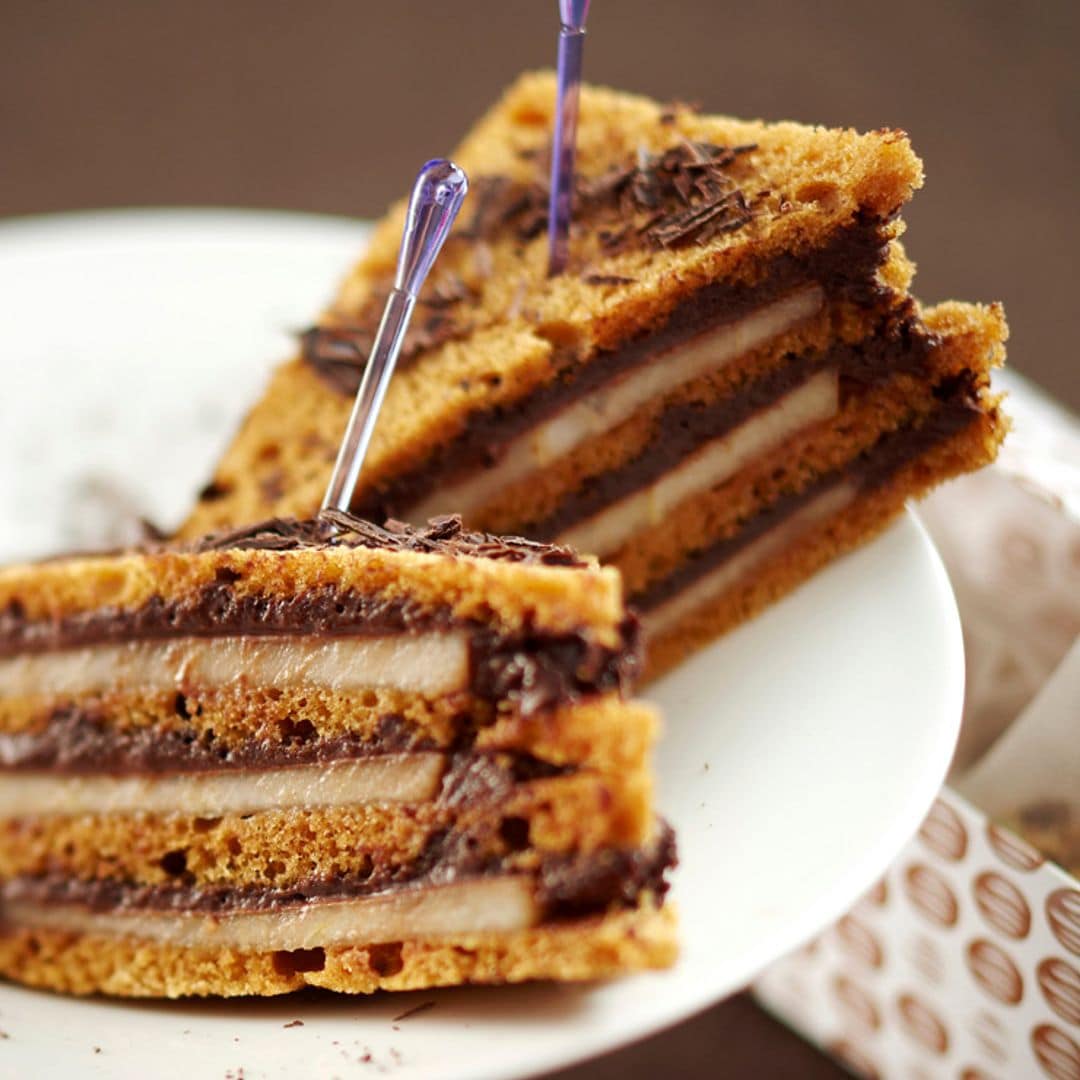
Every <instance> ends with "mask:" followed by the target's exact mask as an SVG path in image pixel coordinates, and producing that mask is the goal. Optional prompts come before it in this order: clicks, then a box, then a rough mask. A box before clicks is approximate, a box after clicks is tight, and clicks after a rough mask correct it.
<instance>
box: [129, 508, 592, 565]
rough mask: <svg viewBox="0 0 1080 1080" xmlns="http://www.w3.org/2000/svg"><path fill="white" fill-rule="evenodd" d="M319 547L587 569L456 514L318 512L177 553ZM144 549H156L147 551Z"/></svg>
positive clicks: (570, 556) (555, 551)
mask: <svg viewBox="0 0 1080 1080" xmlns="http://www.w3.org/2000/svg"><path fill="white" fill-rule="evenodd" d="M320 547H363V548H371V549H376V550H383V551H421V552H428V553H432V554H439V555H451V556H455V557H456V556H472V557H474V558H480V559H496V560H498V561H500V562H514V563H529V564H532V565H536V566H569V567H576V568H579V569H580V568H583V567H586V566H588V565H589V564H588V563H587V562H586V561H584V560H583V559H580V558H578V556H577V555H576V554H575V552H574V551H573V550H572V549H571V548H568V547H564V546H562V545H559V544H541V543H538V542H536V541H535V540H526V539H524V538H523V537H520V536H492V535H490V534H488V533H478V532H469V531H467V530H466V529H465V528H464V527H463V526H462V523H461V518H460V516H458V515H457V514H450V515H445V516H443V517H436V518H432V519H431V520H430V521H429V522H428V523H427V525H424V526H413V525H408V524H406V523H405V522H403V521H395V520H393V519H391V520H389V521H387V522H386V524H385V525H382V526H379V525H376V524H375V523H374V522H371V521H367V520H366V519H364V518H360V517H357V516H356V515H355V514H349V513H346V512H344V511H342V510H323V511H321V512H320V513H319V515H318V516H317V517H315V518H311V519H309V520H306V521H298V520H297V519H296V518H271V519H270V520H269V521H261V522H258V523H257V524H255V525H244V526H241V527H239V528H236V529H230V530H228V531H227V532H221V533H214V534H212V535H210V536H207V537H205V538H204V539H202V540H199V541H196V542H195V543H194V544H193V545H190V546H187V547H186V548H184V547H182V548H180V550H189V551H197V552H198V551H226V550H230V549H233V550H247V551H251V550H262V551H298V550H306V549H311V548H320ZM150 550H160V549H158V548H151V549H150Z"/></svg>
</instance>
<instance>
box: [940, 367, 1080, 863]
mask: <svg viewBox="0 0 1080 1080" xmlns="http://www.w3.org/2000/svg"><path fill="white" fill-rule="evenodd" d="M1002 382H1003V383H1004V384H1005V385H1006V387H1007V389H1008V390H1009V391H1010V394H1009V402H1008V405H1007V409H1008V411H1009V413H1010V414H1011V415H1012V416H1013V418H1014V421H1015V426H1014V430H1013V432H1012V434H1011V435H1010V436H1009V438H1008V439H1006V441H1005V445H1004V447H1003V448H1002V452H1001V458H1000V460H999V461H998V463H997V464H996V465H995V466H994V467H993V468H990V469H986V470H984V471H983V472H981V473H977V474H975V475H974V476H969V477H964V478H963V479H961V480H957V481H954V482H953V483H951V484H948V485H947V486H946V487H945V488H943V489H941V490H940V491H938V492H937V493H935V494H934V495H933V496H931V497H930V498H929V499H928V500H927V501H926V502H925V503H924V504H923V505H922V508H921V516H922V518H923V521H924V522H925V524H926V526H927V528H928V529H929V531H930V534H931V535H932V537H933V539H934V542H935V544H936V545H937V548H938V551H939V552H940V553H941V556H942V559H943V560H944V562H945V565H946V568H947V569H948V571H949V577H950V578H951V580H952V583H953V588H954V590H955V592H956V598H957V603H958V605H959V608H960V618H961V622H962V623H963V626H964V639H965V647H966V652H967V679H968V682H967V694H966V704H965V709H964V723H963V728H962V731H961V735H960V743H959V746H958V747H957V752H956V756H955V759H954V761H953V768H952V773H951V775H950V783H951V784H952V786H953V787H955V788H957V789H958V790H959V791H960V792H961V793H962V794H965V795H967V796H968V797H969V798H970V799H971V801H972V802H974V803H975V805H977V806H979V807H980V808H981V809H983V810H985V811H986V812H987V813H989V814H990V815H991V816H992V817H995V818H997V819H998V820H1004V821H1006V822H1008V823H1010V824H1012V825H1014V826H1016V827H1017V828H1019V830H1020V831H1021V832H1022V833H1024V834H1025V835H1026V836H1027V837H1028V838H1029V839H1030V840H1031V841H1032V842H1033V843H1035V844H1036V846H1038V847H1040V848H1041V849H1042V850H1044V851H1045V852H1046V854H1048V855H1049V856H1050V857H1051V858H1054V859H1055V860H1056V861H1058V862H1061V863H1063V864H1065V865H1067V866H1068V867H1069V868H1070V869H1072V870H1074V872H1075V870H1076V869H1077V868H1080V424H1078V423H1077V420H1076V418H1075V417H1073V416H1072V415H1071V414H1070V413H1068V412H1066V411H1065V410H1064V409H1061V408H1060V407H1059V406H1057V405H1055V404H1053V403H1052V402H1050V401H1049V400H1048V399H1046V398H1044V397H1043V396H1042V395H1041V394H1040V393H1039V391H1037V390H1036V389H1035V388H1034V387H1032V386H1031V384H1030V383H1027V382H1025V381H1024V380H1023V379H1022V378H1020V377H1019V376H1017V375H1015V374H1011V373H1010V377H1008V378H1007V379H1003V380H1002Z"/></svg>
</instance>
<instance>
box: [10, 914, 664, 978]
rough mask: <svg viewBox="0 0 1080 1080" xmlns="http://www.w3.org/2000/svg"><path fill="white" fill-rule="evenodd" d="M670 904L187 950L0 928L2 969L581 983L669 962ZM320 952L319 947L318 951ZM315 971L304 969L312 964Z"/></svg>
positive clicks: (70, 974)
mask: <svg viewBox="0 0 1080 1080" xmlns="http://www.w3.org/2000/svg"><path fill="white" fill-rule="evenodd" d="M676 952H677V944H676V938H675V913H674V911H673V910H672V908H671V906H670V905H665V906H663V907H660V908H657V907H656V906H655V904H654V903H653V902H652V901H651V900H650V899H648V898H646V899H645V900H643V901H642V903H641V905H640V906H639V907H638V908H637V909H635V910H630V911H622V912H616V913H613V914H608V915H606V916H602V917H597V918H593V919H587V920H579V921H574V922H566V923H556V924H551V925H549V926H541V927H536V928H534V929H531V930H523V931H517V932H514V933H504V934H490V933H488V934H462V935H457V936H455V937H452V938H447V939H444V940H438V941H435V940H433V941H404V942H391V943H385V944H381V945H369V946H344V947H336V948H329V949H326V950H311V951H305V952H304V953H302V954H295V953H242V952H238V951H236V950H233V949H217V950H211V949H206V950H188V949H182V948H177V947H175V946H169V945H160V944H156V943H150V942H141V941H132V940H122V939H120V940H113V939H110V938H106V937H100V936H99V937H94V936H89V935H74V934H65V933H61V932H59V931H52V930H48V931H45V930H28V929H12V928H7V929H6V930H3V931H0V975H3V976H4V977H6V978H8V979H13V980H15V981H16V982H21V983H23V984H25V985H27V986H33V987H37V988H40V989H44V990H54V991H57V992H60V993H65V994H76V995H86V994H95V993H101V994H108V995H111V996H115V997H131V998H180V997H209V996H214V997H236V996H240V995H256V996H272V995H277V994H287V993H290V992H291V991H294V990H299V989H301V988H303V987H305V986H319V987H323V988H325V989H327V990H334V991H337V992H339V993H346V994H370V993H373V992H375V991H376V990H419V989H426V988H434V987H440V986H458V985H463V984H477V983H479V984H494V985H498V984H504V983H520V982H526V981H533V980H540V979H542V980H557V981H560V982H579V981H584V980H591V979H603V978H610V977H612V976H615V975H621V974H626V973H629V972H633V971H639V970H644V969H649V968H662V967H667V966H669V965H671V964H672V963H674V961H675V957H676ZM320 953H321V954H322V955H318V954H320ZM316 965H318V969H317V970H307V971H305V970H302V969H303V968H304V967H309V968H310V967H315V966H316Z"/></svg>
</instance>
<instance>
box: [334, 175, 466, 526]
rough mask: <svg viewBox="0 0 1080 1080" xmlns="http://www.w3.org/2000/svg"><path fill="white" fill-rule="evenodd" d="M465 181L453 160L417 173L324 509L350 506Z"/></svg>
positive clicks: (461, 196) (462, 195)
mask: <svg viewBox="0 0 1080 1080" xmlns="http://www.w3.org/2000/svg"><path fill="white" fill-rule="evenodd" d="M468 189H469V182H468V179H467V178H466V176H465V173H464V172H462V170H461V169H459V168H458V167H457V166H456V165H455V164H454V163H453V162H451V161H444V160H442V159H438V158H437V159H435V160H433V161H429V162H427V163H426V164H425V165H424V167H423V168H422V169H421V170H420V172H419V173H418V174H417V176H416V182H415V183H414V184H413V190H412V195H411V197H410V199H409V210H408V213H407V214H406V218H405V229H404V232H403V234H402V237H401V249H400V251H399V252H398V261H397V274H396V276H395V279H394V288H393V289H392V290H391V291H390V295H389V296H388V297H387V300H386V307H385V309H384V310H383V315H382V319H381V321H380V322H379V329H378V332H377V333H376V334H375V341H374V343H373V345H372V346H371V353H370V355H369V356H368V362H367V366H366V367H365V368H364V376H363V378H362V379H361V381H360V389H359V390H358V391H357V394H356V402H355V403H354V405H353V410H352V415H351V416H350V417H349V424H348V427H346V429H345V436H344V438H343V439H342V442H341V448H340V450H339V451H338V456H337V462H336V463H335V465H334V471H333V473H332V474H331V476H330V483H329V485H328V486H327V489H326V495H325V497H324V498H323V503H322V508H323V509H324V510H329V509H335V510H345V511H347V510H348V509H349V506H350V505H351V503H352V497H353V492H354V491H355V490H356V482H357V480H358V479H359V478H360V469H361V467H362V466H363V464H364V458H365V457H366V456H367V451H368V446H369V445H370V443H371V436H372V434H373V432H374V431H375V423H376V421H377V420H378V417H379V410H380V408H381V407H382V402H383V398H384V397H385V396H386V388H387V387H388V386H389V385H390V376H391V375H393V373H394V366H395V365H396V364H397V358H398V354H399V353H400V352H401V343H402V341H403V340H404V338H405V331H406V330H407V329H408V327H409V319H410V318H411V317H412V313H413V308H414V307H415V306H416V297H417V295H418V294H419V292H420V288H421V286H422V285H423V284H424V279H425V278H426V277H427V275H428V271H429V270H430V269H431V266H432V264H433V263H434V262H435V258H436V256H437V255H438V254H439V251H440V250H441V248H442V246H443V241H445V240H446V236H447V233H449V232H450V227H451V226H452V225H453V223H454V218H456V217H457V213H458V210H460V209H461V204H462V201H463V200H464V198H465V194H466V192H467V191H468Z"/></svg>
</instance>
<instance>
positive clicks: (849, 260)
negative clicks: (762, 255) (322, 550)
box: [305, 219, 891, 521]
mask: <svg viewBox="0 0 1080 1080" xmlns="http://www.w3.org/2000/svg"><path fill="white" fill-rule="evenodd" d="M884 224H885V223H884V222H881V221H877V220H862V219H857V220H856V221H855V222H854V223H853V224H851V225H849V226H847V227H845V228H843V229H840V230H838V231H837V233H836V235H835V236H834V237H833V239H832V240H831V241H830V242H829V243H828V244H826V245H825V246H824V247H823V248H820V249H818V250H817V251H813V252H807V253H803V254H799V255H796V254H792V253H785V254H783V255H780V256H778V257H777V258H775V259H774V260H773V261H772V262H771V263H770V264H769V268H768V277H767V278H765V279H764V280H763V281H761V282H758V283H756V284H753V285H746V284H731V283H728V282H716V283H714V284H712V285H708V286H706V287H705V288H703V289H699V290H698V291H697V292H696V293H695V294H694V295H693V296H691V297H689V298H688V299H687V300H685V301H683V302H682V303H681V304H680V305H678V306H677V307H676V308H675V309H674V311H673V312H672V313H671V315H670V316H669V317H668V319H667V321H666V322H665V323H664V325H663V326H662V327H660V328H659V329H657V330H653V331H650V332H648V333H645V334H642V335H640V336H638V337H636V338H634V339H631V340H629V341H627V342H625V343H623V344H622V345H620V346H619V347H618V348H617V349H613V350H610V351H608V352H606V353H603V354H601V355H600V356H598V357H596V358H595V359H593V360H591V361H590V362H589V363H588V364H584V365H583V364H581V363H580V361H579V359H578V357H577V356H576V354H574V353H573V352H572V351H571V350H566V349H562V350H560V351H559V352H558V353H557V355H556V358H555V362H556V368H557V370H556V372H555V373H554V375H553V378H552V379H551V380H550V381H548V382H547V383H546V384H545V385H544V386H542V387H541V388H539V389H538V390H537V391H535V392H534V393H532V394H530V395H529V396H528V398H527V399H526V400H524V401H521V402H517V403H513V404H511V405H507V406H496V407H494V408H487V409H480V410H477V411H475V412H474V413H472V414H470V416H469V417H468V420H467V422H466V423H465V425H464V426H463V429H462V431H461V432H460V434H458V435H457V436H456V437H455V438H454V439H452V440H451V441H450V442H449V443H448V444H445V445H443V446H440V447H439V449H438V451H437V452H436V453H434V454H433V455H432V457H431V458H430V459H427V460H425V461H423V462H421V463H418V464H417V465H416V466H414V467H413V468H412V469H410V470H409V471H408V472H405V473H402V474H400V475H398V476H396V477H393V478H391V479H389V480H388V481H387V482H386V483H385V484H384V485H383V486H382V487H379V488H377V489H374V490H371V491H369V492H368V493H367V494H365V495H363V496H362V497H361V498H360V500H359V501H358V502H357V504H356V506H355V507H354V509H355V510H356V512H357V513H359V514H361V515H362V516H363V517H368V518H371V519H373V520H376V521H381V520H383V519H384V518H390V517H395V516H401V515H403V514H405V513H407V512H408V510H409V509H410V508H411V507H412V506H414V505H416V503H418V502H420V501H421V500H422V499H423V498H425V497H426V496H427V495H429V494H430V493H431V492H432V491H434V490H436V489H437V488H439V487H440V486H443V485H447V484H451V483H454V482H456V481H457V480H459V479H461V478H462V477H464V476H467V475H468V474H469V473H471V472H473V471H475V470H478V469H481V468H487V467H490V466H491V465H492V464H493V463H494V462H496V461H498V459H499V457H500V456H501V455H502V453H504V452H505V449H506V446H507V445H508V444H509V443H510V442H511V441H513V440H514V439H515V438H517V437H518V436H519V435H520V434H522V433H523V432H525V431H527V430H528V429H529V428H531V427H534V426H535V425H536V424H538V423H540V422H541V421H543V420H545V419H547V418H548V417H549V416H552V415H554V414H555V413H556V412H558V411H559V410H560V409H561V408H564V407H565V406H566V405H568V404H570V403H572V402H573V401H576V400H577V399H579V398H582V397H585V396H586V395H588V394H589V393H591V392H592V391H594V390H595V389H597V388H598V387H600V386H601V385H603V384H604V383H606V382H608V381H609V380H610V379H612V378H614V377H615V376H617V375H621V374H623V373H624V372H627V371H630V370H631V369H633V368H635V367H638V366H640V365H642V364H645V363H648V362H650V361H652V360H654V359H655V357H656V355H657V354H658V353H660V352H662V351H664V350H666V349H670V348H674V347H675V346H677V345H681V344H683V343H684V342H686V341H688V340H689V339H691V338H693V337H696V336H697V335H699V334H701V333H703V332H705V331H706V330H709V329H713V328H715V327H717V326H720V325H721V324H723V323H726V322H731V321H734V320H735V319H738V318H741V317H742V316H744V315H746V314H749V313H750V312H752V311H755V310H757V309H758V308H760V307H762V306H763V305H765V304H767V303H770V302H772V301H774V300H776V299H778V298H779V297H781V296H783V295H785V294H787V293H790V292H792V291H793V290H795V289H797V288H799V287H800V286H804V285H807V284H809V283H811V282H816V283H817V284H819V285H821V287H822V288H823V289H824V290H825V292H826V295H827V296H828V298H829V299H831V300H840V299H844V300H850V301H852V302H854V303H858V304H861V305H862V306H864V307H872V306H874V305H875V304H878V303H881V302H882V300H883V299H885V298H887V297H888V296H890V295H891V294H890V293H889V290H887V289H886V288H885V287H884V286H882V284H881V283H880V282H879V280H878V278H877V271H878V269H879V268H880V267H881V266H882V264H883V263H884V261H885V259H886V256H887V252H888V241H887V239H886V238H885V236H884V232H883V227H884ZM305 359H306V360H307V362H308V363H309V364H311V365H312V366H313V367H314V368H315V370H317V371H318V370H319V365H320V360H319V356H318V354H317V353H316V354H313V355H305ZM335 363H336V367H335V371H336V372H337V374H336V375H335V377H334V383H333V385H334V386H335V389H338V390H340V391H342V392H343V393H350V394H351V393H354V392H355V389H356V387H357V386H358V385H359V380H360V378H361V377H362V374H363V364H364V363H366V359H365V360H364V361H363V362H362V363H359V364H358V366H357V368H356V377H355V380H352V381H348V382H346V381H344V380H343V379H342V378H341V375H340V362H339V361H335Z"/></svg>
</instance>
